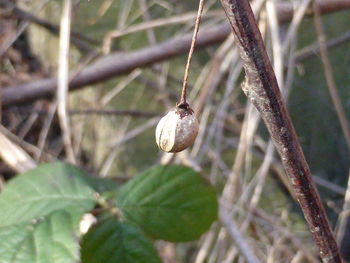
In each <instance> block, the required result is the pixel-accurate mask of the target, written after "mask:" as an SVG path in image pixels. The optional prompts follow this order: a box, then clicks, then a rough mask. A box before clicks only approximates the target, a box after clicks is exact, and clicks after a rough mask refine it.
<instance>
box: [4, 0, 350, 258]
mask: <svg viewBox="0 0 350 263" xmlns="http://www.w3.org/2000/svg"><path fill="white" fill-rule="evenodd" d="M15 2H16V3H15ZM315 2H316V4H315V5H313V4H312V3H313V1H311V0H302V1H301V0H300V1H280V0H267V1H262V0H254V1H251V3H252V6H253V9H254V11H255V13H256V16H257V17H258V24H259V29H260V31H261V32H262V36H263V38H264V41H265V44H266V47H267V51H268V53H269V56H270V59H271V62H272V64H273V67H274V70H275V74H276V77H277V80H278V83H279V86H280V88H281V90H282V93H283V95H284V97H285V99H286V100H289V98H288V97H289V94H291V96H292V99H293V92H294V89H298V88H300V86H303V85H304V86H306V89H311V88H314V87H308V86H307V85H308V84H307V81H304V82H302V81H300V79H301V77H300V76H299V75H302V73H300V72H303V70H304V71H305V69H304V68H303V67H304V66H305V65H307V63H308V61H309V60H313V63H314V64H311V66H313V65H315V64H317V65H319V69H321V70H319V71H318V72H317V73H315V72H314V73H315V74H317V75H318V76H319V77H316V78H319V79H320V80H318V81H319V82H320V83H322V84H320V85H323V86H324V87H325V90H327V92H326V93H324V94H326V97H328V96H329V97H328V100H329V104H328V107H329V108H331V109H332V111H334V115H333V119H334V122H333V123H332V124H330V125H336V126H337V127H338V129H337V132H338V134H337V135H334V136H335V137H339V140H340V141H341V143H339V144H340V145H330V146H329V147H333V148H334V147H336V148H335V151H338V152H341V153H345V157H343V159H341V160H340V159H339V158H338V157H336V156H333V160H337V158H338V159H339V166H341V165H342V167H345V169H344V170H346V169H348V168H349V165H348V162H349V158H348V155H349V149H350V132H349V124H348V119H347V112H348V113H349V111H348V110H347V109H348V108H349V107H348V105H347V104H348V103H347V104H346V99H342V98H341V96H342V95H344V94H345V95H346V94H347V95H349V93H346V92H344V91H338V89H339V87H337V83H336V82H337V80H338V81H339V79H337V78H338V77H337V74H336V72H337V71H338V70H340V71H341V69H338V65H337V64H335V63H334V61H332V60H331V59H330V53H329V52H330V50H332V49H337V48H342V46H345V48H344V50H346V45H347V50H349V44H348V41H349V40H350V34H349V32H345V31H344V30H343V32H337V34H333V33H332V32H330V33H329V32H328V31H331V30H332V28H331V29H327V28H326V27H325V25H324V24H323V20H322V17H321V16H322V15H325V16H326V17H327V16H333V19H334V21H335V22H334V23H339V24H341V23H343V22H344V21H345V22H346V21H347V25H350V19H349V17H350V15H349V14H350V11H347V10H346V9H347V8H350V1H349V0H348V1H345V0H343V1H334V0H322V1H321V0H318V1H315ZM0 6H1V8H2V9H1V18H0V32H1V34H0V63H1V65H0V67H1V73H0V87H1V97H2V110H1V120H2V123H1V126H0V156H1V162H0V181H1V184H0V185H3V184H6V180H8V179H9V178H11V177H12V176H13V175H14V174H16V173H18V172H23V171H26V170H28V169H30V168H32V167H35V166H36V164H38V163H41V162H48V161H55V160H65V161H69V162H71V163H74V164H76V165H78V166H81V167H84V168H85V169H87V170H89V171H90V172H91V173H93V174H95V175H97V176H104V177H111V178H113V179H115V180H127V179H128V178H129V177H130V176H133V175H135V174H137V172H139V171H142V170H143V169H144V168H146V167H149V166H151V165H153V164H155V163H163V164H165V163H179V164H184V165H188V166H191V167H193V168H195V169H197V170H200V171H202V172H203V175H205V176H206V177H207V178H208V179H209V180H210V181H211V183H212V184H213V185H215V186H216V187H217V189H218V193H219V196H220V205H221V208H222V209H221V214H220V221H219V222H217V223H216V224H214V225H213V226H212V228H211V230H210V231H209V232H208V233H206V234H205V235H204V236H202V238H201V239H200V240H199V241H198V242H196V243H191V244H171V243H166V242H159V243H158V248H159V251H160V254H161V256H162V258H163V260H164V262H169V263H175V262H194V263H204V262H207V263H216V262H217V263H219V262H220V263H221V262H225V263H228V262H294V263H296V262H320V260H319V258H318V253H317V251H316V248H315V246H314V244H313V242H312V240H311V236H310V233H309V231H308V229H307V226H306V223H305V222H304V218H303V216H302V214H301V212H300V211H299V210H298V208H297V206H296V205H295V200H294V199H295V194H294V192H293V190H292V187H291V185H290V182H289V181H288V179H287V178H286V175H285V173H284V170H283V167H282V164H281V162H280V160H279V157H278V156H277V154H275V150H274V146H273V144H272V142H271V141H270V139H269V136H267V133H266V130H265V129H264V126H263V124H262V121H261V119H260V115H259V114H258V113H257V111H256V110H255V108H254V107H253V106H252V104H251V103H249V102H247V100H246V99H245V97H244V96H243V95H244V94H243V93H242V91H241V88H240V85H241V82H242V80H243V77H242V76H243V74H242V63H241V59H240V57H239V53H238V50H237V48H236V47H235V45H234V40H233V37H232V35H231V34H230V27H229V26H228V23H227V21H226V17H225V15H224V12H223V9H222V7H221V5H220V3H219V1H214V0H208V1H205V6H204V11H203V17H202V24H201V27H200V30H199V36H198V43H197V49H196V50H195V53H194V57H193V64H192V67H191V69H190V78H189V87H188V88H189V91H188V92H189V94H188V95H189V98H188V101H189V103H190V104H191V106H192V107H193V108H194V110H195V112H196V113H197V115H198V116H199V119H200V131H199V135H198V137H197V140H196V142H195V144H194V146H193V147H192V148H191V149H189V150H185V151H183V152H181V153H178V154H164V153H161V152H159V151H158V149H157V147H156V144H155V139H154V128H155V125H156V124H157V122H158V120H159V118H160V116H161V115H162V114H164V113H165V112H167V111H168V110H169V109H170V108H172V107H173V106H175V104H176V102H177V100H178V99H179V95H180V92H181V87H182V78H183V72H184V67H185V64H186V54H187V52H188V50H189V46H190V40H191V36H192V31H193V26H194V20H195V17H196V12H197V10H196V8H197V1H163V0H154V1H147V0H135V1H117V0H114V1H113V0H103V1H95V0H90V1H88V0H80V1H69V0H66V1H54V0H52V1H48V0H35V1H24V0H18V1H10V0H0ZM329 13H331V14H329ZM337 15H338V16H337ZM310 16H312V17H310ZM346 17H347V19H346ZM328 24H329V21H328ZM303 26H304V27H306V28H307V29H306V30H308V29H309V30H310V29H312V31H313V32H312V33H308V32H306V33H305V32H304V33H302V35H299V32H300V31H302V28H300V27H303ZM345 28H346V27H345ZM70 31H71V34H69V32H70ZM327 32H328V33H329V34H330V35H331V36H332V38H329V37H328V36H327ZM306 35H308V36H307V38H308V39H307V40H302V41H299V39H300V38H303V37H305V36H306ZM327 39H328V40H327ZM199 48H201V49H199ZM344 52H345V51H344ZM348 53H349V51H348ZM344 56H346V57H347V58H348V57H349V55H344ZM315 57H316V58H318V59H315ZM309 65H310V64H309ZM342 65H343V64H342ZM339 67H341V65H339ZM306 72H308V71H307V70H306ZM323 75H324V77H323ZM321 76H322V77H321ZM296 79H297V80H296ZM323 79H324V80H325V81H323ZM68 83H69V84H68ZM300 83H302V84H300ZM305 83H306V84H305ZM344 83H346V84H345V86H346V85H347V87H349V85H350V82H349V79H348V78H347V82H344ZM68 86H69V87H70V89H71V90H72V91H73V90H75V91H74V92H71V93H70V92H68ZM342 86H344V85H342ZM301 89H302V88H301ZM68 93H69V94H68ZM315 93H316V92H315ZM296 94H299V96H300V94H302V93H300V92H299V93H296ZM304 94H305V93H304ZM316 94H317V93H316ZM328 94H329V95H328ZM301 96H302V95H301ZM308 99H309V100H312V97H311V96H310V97H308ZM300 101H301V102H298V101H297V100H296V96H294V102H293V105H298V103H300V104H301V103H303V101H304V100H300ZM291 110H292V109H291ZM312 110H314V109H312V108H310V111H312ZM321 110H322V109H320V112H318V114H320V115H322V111H321ZM297 112H298V111H294V114H297ZM292 113H293V112H292ZM305 116H309V115H307V114H305ZM305 116H302V115H298V116H295V115H293V114H292V117H293V121H294V120H295V119H296V121H297V119H299V118H300V119H303V118H305ZM348 116H349V115H348ZM299 123H300V125H299V127H301V126H302V123H303V121H300V122H299ZM326 125H327V124H326ZM299 130H301V129H299ZM299 130H298V129H297V132H298V133H299ZM300 132H301V133H303V134H304V133H305V134H307V133H308V130H306V131H303V130H301V131H300ZM325 132H327V131H325ZM305 136H307V135H305ZM329 136H330V135H329ZM302 143H304V142H303V141H302ZM325 143H330V144H332V142H325ZM310 144H311V143H310ZM306 146H307V147H308V150H310V149H311V148H312V149H311V150H310V151H308V152H311V153H313V152H315V151H316V152H317V151H322V148H320V149H319V148H317V147H318V146H317V145H312V147H311V146H310V145H308V144H306ZM309 146H310V147H309ZM337 147H339V149H338V148H337ZM315 149H316V150H315ZM308 152H307V153H306V156H307V158H310V159H312V158H311V157H310V155H308ZM333 162H334V161H333ZM344 163H345V164H344ZM317 164H319V163H317V162H315V163H311V168H312V169H314V168H315V166H316V165H317ZM316 170H317V171H320V170H321V171H322V167H317V169H316ZM347 172H348V171H343V174H342V175H339V174H338V176H341V178H343V179H341V180H340V182H342V184H343V185H339V184H335V183H333V182H331V181H329V179H328V178H329V177H328V178H327V177H323V178H322V177H320V176H315V177H314V179H315V181H316V183H317V185H319V186H320V187H322V188H321V189H322V190H323V191H324V193H325V196H327V199H325V201H327V202H325V204H326V206H327V207H328V209H329V210H328V212H330V213H331V214H332V225H333V226H335V225H336V222H338V223H337V226H338V232H337V236H338V240H339V241H341V244H342V245H343V253H344V255H346V254H347V256H348V257H350V255H349V251H350V248H349V247H347V242H349V241H348V239H349V237H346V234H345V233H346V231H349V230H347V226H346V222H347V220H348V219H347V216H343V217H342V216H340V215H341V214H342V213H341V212H342V209H348V206H349V204H347V203H346V202H345V204H344V206H343V202H342V200H343V199H344V196H345V191H346V186H345V184H344V182H346V181H347V179H346V178H347ZM337 182H339V181H337ZM344 236H345V238H344ZM349 260H350V259H349Z"/></svg>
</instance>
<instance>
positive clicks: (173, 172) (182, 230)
mask: <svg viewBox="0 0 350 263" xmlns="http://www.w3.org/2000/svg"><path fill="white" fill-rule="evenodd" d="M117 205H118V207H119V208H120V209H121V210H122V212H123V215H124V216H125V218H126V219H128V220H130V221H132V222H134V223H136V224H137V225H139V226H140V227H141V228H142V229H143V230H144V231H145V232H146V233H147V234H148V235H150V236H151V237H153V238H155V239H163V240H168V241H173V242H181V241H190V240H195V239H197V238H199V237H200V236H201V235H202V234H203V233H204V232H205V231H207V230H208V228H209V227H210V225H211V224H212V222H213V221H214V220H216V218H217V210H218V203H217V199H216V193H215V189H214V188H213V187H212V186H211V185H210V184H209V183H208V182H207V181H206V180H205V179H204V178H203V177H201V175H200V174H199V173H197V172H195V171H194V170H192V169H191V168H188V167H184V166H175V165H169V166H156V167H154V168H151V169H149V170H147V171H146V172H144V173H143V174H142V175H140V176H137V177H135V178H133V179H132V180H130V181H129V182H128V183H127V184H126V185H124V186H123V187H122V188H121V189H120V193H119V195H118V199H117Z"/></svg>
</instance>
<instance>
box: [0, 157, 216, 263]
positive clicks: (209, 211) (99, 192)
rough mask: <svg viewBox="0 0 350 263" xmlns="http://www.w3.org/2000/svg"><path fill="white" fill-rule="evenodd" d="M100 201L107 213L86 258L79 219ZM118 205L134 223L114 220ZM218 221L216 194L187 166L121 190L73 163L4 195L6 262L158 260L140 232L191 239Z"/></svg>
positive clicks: (161, 170) (160, 169)
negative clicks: (90, 174) (90, 175)
mask: <svg viewBox="0 0 350 263" xmlns="http://www.w3.org/2000/svg"><path fill="white" fill-rule="evenodd" d="M115 196H117V199H118V202H116V200H115V199H116V198H115ZM109 199H110V200H109ZM97 204H98V205H99V206H100V207H99V210H101V211H102V214H101V216H100V217H99V218H100V220H99V221H98V223H97V224H96V225H95V226H93V227H92V228H90V230H89V231H88V233H87V234H86V235H85V236H84V237H83V239H82V242H81V245H82V247H81V255H82V258H81V259H80V257H79V250H80V244H79V243H80V233H79V222H80V220H81V218H82V215H83V214H84V213H86V212H88V211H91V210H92V209H93V208H94V207H95V206H96V205H97ZM119 206H120V207H119ZM119 208H120V209H121V210H122V212H123V215H124V217H125V218H126V219H127V220H129V221H132V222H128V221H125V222H121V221H120V220H119V219H118V218H116V217H115V216H114V213H112V212H111V211H116V210H117V211H118V209H119ZM102 215H104V216H102ZM216 216H217V201H216V195H215V191H214V189H213V188H212V187H211V186H210V185H209V184H208V183H207V182H206V181H205V180H204V179H203V178H202V177H201V176H200V175H199V174H198V173H196V172H195V171H193V170H192V169H190V168H187V167H182V166H156V167H154V168H152V169H150V170H148V171H146V172H144V173H143V174H142V175H140V176H136V177H135V178H134V179H132V180H130V182H128V183H127V184H125V185H124V186H122V187H121V188H117V187H116V185H115V184H114V183H112V182H111V181H110V180H105V179H100V178H93V177H89V176H88V175H87V174H86V173H85V172H84V171H83V170H81V169H79V168H76V167H74V166H72V165H68V164H64V163H54V164H44V165H42V166H40V167H38V168H37V169H34V170H32V171H30V172H27V173H24V174H21V175H18V176H17V177H16V178H14V179H13V180H11V181H10V182H9V183H8V184H7V185H6V187H5V189H4V190H3V192H2V193H1V194H0V263H10V262H16V263H74V262H78V261H80V260H81V261H82V262H83V263H95V262H96V263H97V262H104V263H108V262H113V263H118V262H120V263H160V262H161V260H160V258H159V256H158V255H157V252H156V250H155V248H154V246H153V244H152V242H151V241H150V240H149V239H148V238H147V237H146V236H145V234H144V232H143V231H142V230H144V231H145V232H146V234H148V235H149V236H151V237H154V238H160V239H165V240H171V241H189V240H194V239H196V238H198V237H199V236H200V235H201V234H203V233H204V232H205V231H206V230H207V229H208V228H209V226H210V225H211V223H212V222H213V221H214V220H215V219H216ZM141 229H142V230H141Z"/></svg>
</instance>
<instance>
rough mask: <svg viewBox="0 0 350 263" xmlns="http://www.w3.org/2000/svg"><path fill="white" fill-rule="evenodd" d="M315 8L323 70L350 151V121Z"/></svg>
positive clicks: (314, 8)
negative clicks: (337, 85)
mask: <svg viewBox="0 0 350 263" xmlns="http://www.w3.org/2000/svg"><path fill="white" fill-rule="evenodd" d="M312 6H313V10H314V13H315V15H314V22H315V28H316V32H317V40H318V44H319V46H320V55H321V60H322V64H323V70H324V75H325V77H326V81H327V87H328V91H329V94H330V96H331V99H332V102H333V105H334V108H335V111H336V113H337V117H338V120H339V123H340V126H341V129H342V131H343V134H344V138H345V142H346V144H347V146H348V150H349V152H350V130H349V122H348V119H347V118H346V114H345V111H344V107H343V105H342V102H341V99H340V97H339V94H338V90H337V87H336V83H335V80H334V74H333V70H332V65H331V62H330V60H329V55H328V50H327V47H326V43H325V42H326V39H325V38H326V36H325V33H324V29H323V25H322V21H321V15H320V11H319V8H318V6H317V5H315V4H313V5H312Z"/></svg>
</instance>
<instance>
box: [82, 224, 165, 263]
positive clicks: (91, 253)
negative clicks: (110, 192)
mask: <svg viewBox="0 0 350 263" xmlns="http://www.w3.org/2000/svg"><path fill="white" fill-rule="evenodd" d="M81 258H82V262H83V263H101V262H103V263H160V262H161V260H160V258H159V256H158V254H157V251H156V250H155V248H154V246H153V244H152V243H151V242H150V241H149V240H148V239H147V238H146V237H145V236H144V234H143V232H142V231H141V230H140V229H139V228H138V227H137V226H135V225H133V224H131V223H128V222H118V221H117V220H116V219H114V218H108V219H107V220H104V221H101V222H100V223H99V224H97V225H95V226H93V227H91V228H90V230H89V232H88V233H87V234H86V235H85V236H84V237H83V240H82V244H81Z"/></svg>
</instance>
